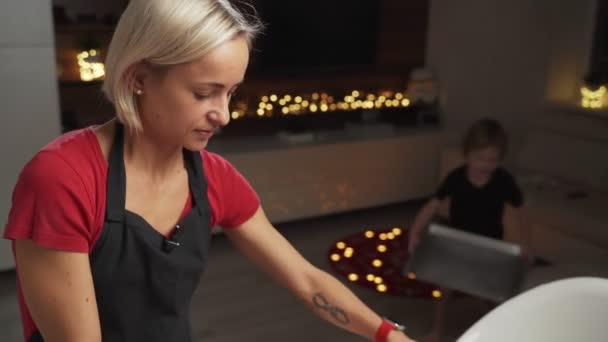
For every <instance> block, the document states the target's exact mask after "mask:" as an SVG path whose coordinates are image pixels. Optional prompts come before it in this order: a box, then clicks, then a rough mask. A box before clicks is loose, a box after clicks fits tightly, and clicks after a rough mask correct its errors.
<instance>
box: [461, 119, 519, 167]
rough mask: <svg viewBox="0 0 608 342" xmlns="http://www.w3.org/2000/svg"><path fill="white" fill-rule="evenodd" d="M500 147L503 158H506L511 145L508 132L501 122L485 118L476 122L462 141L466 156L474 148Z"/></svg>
mask: <svg viewBox="0 0 608 342" xmlns="http://www.w3.org/2000/svg"><path fill="white" fill-rule="evenodd" d="M490 146H491V147H495V148H497V149H498V151H499V153H500V156H501V158H505V156H506V155H507V150H508V146H509V138H508V136H507V132H506V131H505V129H504V128H503V127H502V125H501V124H500V122H498V121H497V120H494V119H489V118H483V119H481V120H479V121H477V122H475V123H474V124H473V125H472V126H471V127H470V128H469V130H468V131H467V133H466V134H465V136H464V139H463V141H462V152H463V154H464V155H465V156H466V155H468V154H469V153H470V152H471V151H473V150H478V149H483V148H486V147H490Z"/></svg>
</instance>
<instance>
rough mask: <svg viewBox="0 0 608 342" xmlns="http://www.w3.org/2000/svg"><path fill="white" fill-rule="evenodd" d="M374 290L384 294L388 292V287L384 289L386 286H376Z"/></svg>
mask: <svg viewBox="0 0 608 342" xmlns="http://www.w3.org/2000/svg"><path fill="white" fill-rule="evenodd" d="M376 290H378V292H382V293H384V292H386V291H387V290H388V287H386V285H384V284H379V285H378V286H376Z"/></svg>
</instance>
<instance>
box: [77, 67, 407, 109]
mask: <svg viewBox="0 0 608 342" xmlns="http://www.w3.org/2000/svg"><path fill="white" fill-rule="evenodd" d="M85 77H88V76H85ZM393 94H394V95H393ZM256 101H257V102H256V106H257V108H256V109H255V110H254V111H253V114H257V116H258V117H264V116H272V114H274V113H279V114H282V115H300V114H307V113H310V114H312V113H319V112H321V113H327V112H335V111H356V110H360V109H366V110H374V109H375V110H380V109H383V108H398V107H408V106H409V105H410V100H409V99H407V98H406V97H405V94H404V93H402V92H393V91H381V92H369V93H366V92H363V91H360V90H352V91H351V92H349V93H347V94H346V95H345V96H343V97H341V100H338V101H336V100H335V97H334V96H332V95H330V94H328V93H325V92H314V93H312V94H310V95H292V94H282V95H279V94H270V95H263V96H260V97H259V98H257V100H256ZM248 107H249V106H248V104H247V102H246V101H242V102H240V103H239V115H233V116H232V118H233V119H239V118H243V117H246V116H249V115H251V113H250V112H249V111H248V109H247V108H248ZM258 109H262V110H263V111H264V112H263V113H262V114H260V111H259V110H258ZM248 113H250V114H248Z"/></svg>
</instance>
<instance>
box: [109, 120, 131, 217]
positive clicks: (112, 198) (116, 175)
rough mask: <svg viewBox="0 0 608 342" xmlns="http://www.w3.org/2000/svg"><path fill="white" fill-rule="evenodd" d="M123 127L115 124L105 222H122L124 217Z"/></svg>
mask: <svg viewBox="0 0 608 342" xmlns="http://www.w3.org/2000/svg"><path fill="white" fill-rule="evenodd" d="M123 144H124V126H123V125H122V124H121V123H119V122H117V123H116V131H115V133H114V141H113V143H112V149H111V152H110V158H109V165H108V183H107V188H106V196H107V199H106V221H108V222H123V220H124V216H125V191H126V175H125V164H124V160H123Z"/></svg>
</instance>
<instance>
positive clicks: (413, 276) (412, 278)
mask: <svg viewBox="0 0 608 342" xmlns="http://www.w3.org/2000/svg"><path fill="white" fill-rule="evenodd" d="M407 278H408V279H411V280H414V279H416V274H415V273H412V272H410V273H408V274H407Z"/></svg>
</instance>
